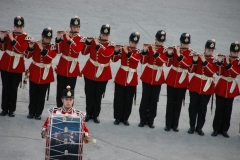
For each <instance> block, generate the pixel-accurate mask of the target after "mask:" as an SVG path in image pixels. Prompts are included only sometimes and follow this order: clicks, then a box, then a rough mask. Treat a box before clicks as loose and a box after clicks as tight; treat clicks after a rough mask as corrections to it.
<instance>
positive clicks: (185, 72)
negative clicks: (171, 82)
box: [172, 66, 188, 84]
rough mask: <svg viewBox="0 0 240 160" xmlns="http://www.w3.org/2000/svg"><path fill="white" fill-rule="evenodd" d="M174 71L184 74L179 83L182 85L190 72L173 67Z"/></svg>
mask: <svg viewBox="0 0 240 160" xmlns="http://www.w3.org/2000/svg"><path fill="white" fill-rule="evenodd" d="M172 69H173V70H175V71H177V72H182V74H181V77H180V79H179V81H178V83H180V84H181V83H182V82H183V80H184V79H185V78H186V76H187V73H188V70H187V69H182V68H180V67H174V66H172Z"/></svg>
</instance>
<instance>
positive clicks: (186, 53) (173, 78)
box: [166, 49, 192, 88]
mask: <svg viewBox="0 0 240 160" xmlns="http://www.w3.org/2000/svg"><path fill="white" fill-rule="evenodd" d="M173 52H174V53H173V55H172V56H171V57H170V56H167V57H168V60H167V63H166V65H167V67H170V66H172V67H175V68H178V69H179V70H182V69H184V70H188V68H189V67H190V66H191V65H192V57H191V56H190V53H191V50H190V49H187V50H181V51H180V54H181V56H180V57H178V56H177V51H176V49H174V51H173ZM182 73H183V72H177V71H175V70H174V69H173V68H171V69H170V71H169V73H168V76H167V78H166V84H167V85H169V86H172V87H174V88H187V86H188V83H189V75H188V73H187V75H186V77H185V78H184V80H183V82H182V83H179V79H180V77H181V75H182Z"/></svg>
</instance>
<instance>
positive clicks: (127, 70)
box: [121, 65, 137, 84]
mask: <svg viewBox="0 0 240 160" xmlns="http://www.w3.org/2000/svg"><path fill="white" fill-rule="evenodd" d="M121 68H122V69H123V70H124V71H126V72H128V77H127V84H129V83H130V82H131V81H132V78H133V74H134V72H137V70H136V69H133V68H130V67H129V66H123V65H121Z"/></svg>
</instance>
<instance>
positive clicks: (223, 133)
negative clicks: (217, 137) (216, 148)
mask: <svg viewBox="0 0 240 160" xmlns="http://www.w3.org/2000/svg"><path fill="white" fill-rule="evenodd" d="M222 135H223V137H225V138H229V137H230V136H229V135H228V133H227V132H226V131H223V132H222Z"/></svg>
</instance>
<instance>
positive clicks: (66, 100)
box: [41, 86, 90, 143]
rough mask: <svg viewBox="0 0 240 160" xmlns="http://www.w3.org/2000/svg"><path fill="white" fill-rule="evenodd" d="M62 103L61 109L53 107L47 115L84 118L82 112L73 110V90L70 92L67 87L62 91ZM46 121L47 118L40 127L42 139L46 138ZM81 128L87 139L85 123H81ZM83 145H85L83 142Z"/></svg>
mask: <svg viewBox="0 0 240 160" xmlns="http://www.w3.org/2000/svg"><path fill="white" fill-rule="evenodd" d="M62 102H63V106H62V107H59V108H58V107H54V108H51V109H49V110H48V112H49V114H50V115H52V114H54V115H65V114H68V115H75V116H80V117H85V113H84V112H82V111H78V110H76V109H75V108H73V107H72V106H73V102H74V90H71V87H70V86H67V87H66V89H64V90H63V93H62ZM48 120H49V118H47V119H46V121H45V123H44V124H43V126H42V131H41V135H42V138H45V137H46V133H47V126H48ZM83 126H84V133H85V134H84V135H85V136H87V137H89V135H90V134H89V131H88V128H87V126H86V123H85V122H83ZM85 143H87V142H86V141H85Z"/></svg>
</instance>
